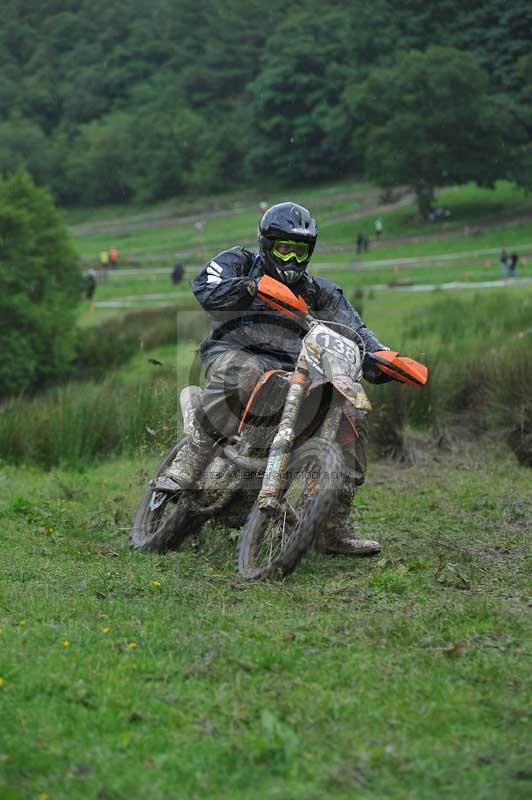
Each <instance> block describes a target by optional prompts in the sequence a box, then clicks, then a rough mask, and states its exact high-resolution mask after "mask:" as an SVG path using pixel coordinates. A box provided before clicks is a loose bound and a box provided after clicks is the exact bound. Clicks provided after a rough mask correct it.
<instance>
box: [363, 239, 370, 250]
mask: <svg viewBox="0 0 532 800" xmlns="http://www.w3.org/2000/svg"><path fill="white" fill-rule="evenodd" d="M362 246H363V248H364V252H365V253H367V252H368V250H369V239H368V237H367V236H364V241H363V243H362Z"/></svg>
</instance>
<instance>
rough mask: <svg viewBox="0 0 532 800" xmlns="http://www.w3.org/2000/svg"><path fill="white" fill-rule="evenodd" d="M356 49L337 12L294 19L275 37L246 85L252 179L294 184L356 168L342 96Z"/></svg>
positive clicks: (299, 16)
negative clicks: (252, 79) (265, 178)
mask: <svg viewBox="0 0 532 800" xmlns="http://www.w3.org/2000/svg"><path fill="white" fill-rule="evenodd" d="M351 47H352V43H351V41H350V40H349V36H348V32H347V31H346V26H345V20H344V18H343V16H342V14H341V13H340V12H339V11H338V10H336V9H333V10H332V11H327V12H323V13H322V14H321V15H320V16H316V14H315V13H313V12H312V11H309V12H307V13H305V12H298V13H297V14H295V15H294V16H290V15H288V16H287V17H286V18H285V19H284V21H283V22H282V23H281V24H280V25H279V27H278V28H277V29H276V30H275V31H274V32H273V34H272V35H271V37H270V38H269V39H268V41H267V43H266V45H265V50H264V54H265V58H264V67H263V69H262V71H261V72H260V74H259V75H258V76H257V78H256V79H255V80H254V81H253V82H252V83H251V84H250V85H249V86H248V94H249V96H250V101H251V102H250V117H251V123H252V127H251V130H252V132H253V135H252V137H250V142H249V144H250V147H249V152H248V157H247V166H248V170H249V172H250V173H251V174H252V175H258V176H260V177H266V176H273V177H275V178H277V179H281V180H284V181H285V182H286V183H287V184H291V183H292V184H293V183H294V181H301V182H303V183H308V182H310V181H312V180H323V179H324V178H330V177H332V176H337V175H338V174H342V173H345V171H348V170H350V169H351V170H353V168H354V166H356V161H355V159H354V158H353V152H352V149H351V148H349V146H348V144H349V137H350V132H351V126H350V124H349V120H348V118H347V115H346V109H345V104H344V102H343V97H342V95H343V90H344V86H345V81H346V74H347V72H348V60H349V57H350V51H351Z"/></svg>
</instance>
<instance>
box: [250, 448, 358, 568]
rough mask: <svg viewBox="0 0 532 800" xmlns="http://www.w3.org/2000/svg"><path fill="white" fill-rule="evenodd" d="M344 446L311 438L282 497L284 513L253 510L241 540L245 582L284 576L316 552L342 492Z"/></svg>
mask: <svg viewBox="0 0 532 800" xmlns="http://www.w3.org/2000/svg"><path fill="white" fill-rule="evenodd" d="M343 472H344V459H343V455H342V451H341V450H340V448H339V446H338V445H337V444H335V443H333V442H328V441H326V440H325V439H319V438H316V439H312V440H311V441H309V442H306V443H305V444H304V445H303V446H302V447H300V448H299V449H298V450H297V451H296V452H295V453H294V454H293V456H292V459H291V460H290V463H289V465H288V468H287V470H286V477H285V480H284V483H283V487H282V489H281V494H280V497H279V511H278V512H274V513H273V514H266V513H265V512H264V511H261V510H260V508H259V506H258V503H255V505H254V506H253V508H252V510H251V512H250V515H249V517H248V520H247V522H246V525H245V526H244V528H243V530H242V533H241V534H240V538H239V541H238V549H237V564H236V566H237V570H238V572H239V574H240V575H241V577H242V578H244V580H263V579H265V578H272V577H284V576H285V575H289V574H290V573H291V572H293V571H294V570H295V568H296V567H297V565H298V564H299V562H300V561H301V559H302V558H303V556H304V555H305V553H307V551H308V550H309V549H310V548H311V547H312V545H313V544H314V541H315V540H316V537H317V535H318V533H319V531H320V528H321V527H322V525H323V524H324V523H325V521H326V520H327V518H328V517H329V514H330V512H331V509H332V507H333V505H334V503H335V502H336V500H337V498H338V494H339V492H340V489H341V487H342V481H343V478H342V473H343Z"/></svg>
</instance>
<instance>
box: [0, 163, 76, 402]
mask: <svg viewBox="0 0 532 800" xmlns="http://www.w3.org/2000/svg"><path fill="white" fill-rule="evenodd" d="M77 262H78V259H77V256H76V254H75V252H74V250H73V248H72V246H71V244H70V241H69V238H68V234H67V232H66V228H65V226H64V224H63V222H62V219H61V217H60V215H59V213H58V212H57V210H56V209H55V207H54V204H53V202H52V198H51V196H50V194H49V193H48V191H47V190H46V189H41V188H38V187H36V186H35V184H34V183H33V182H32V180H31V178H30V177H29V176H28V175H26V174H18V175H15V176H13V177H12V178H10V179H8V180H4V181H0V352H1V353H2V358H1V359H0V398H2V397H6V396H8V395H10V394H13V393H14V392H21V391H28V390H34V389H37V388H39V387H40V386H42V385H44V384H46V383H48V382H50V381H52V380H54V379H56V378H58V377H60V376H62V375H64V374H65V373H66V372H67V370H68V364H69V362H70V361H71V360H72V357H73V353H74V343H75V338H76V328H75V313H76V311H75V308H76V304H77V302H78V299H79V297H80V291H81V276H80V272H79V268H78V263H77Z"/></svg>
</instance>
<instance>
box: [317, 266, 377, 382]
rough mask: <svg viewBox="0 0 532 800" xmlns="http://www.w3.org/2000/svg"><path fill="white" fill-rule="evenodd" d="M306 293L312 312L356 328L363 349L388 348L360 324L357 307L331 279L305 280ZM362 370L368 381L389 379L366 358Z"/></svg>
mask: <svg viewBox="0 0 532 800" xmlns="http://www.w3.org/2000/svg"><path fill="white" fill-rule="evenodd" d="M306 294H308V297H307V298H306V299H307V302H308V303H309V305H310V307H311V309H312V311H313V312H314V313H315V314H316V316H318V317H319V318H320V319H323V320H325V321H331V322H340V323H341V324H342V325H346V326H347V327H348V328H351V330H354V331H356V332H357V333H358V335H359V336H360V337H361V339H362V341H363V342H364V345H365V347H366V352H368V353H374V352H375V351H377V350H388V349H389V348H388V347H387V346H386V345H384V344H382V342H381V341H379V339H378V338H377V336H376V335H375V334H374V333H373V331H371V330H370V329H369V328H368V327H367V326H366V325H365V324H364V322H363V321H362V318H361V316H360V314H359V313H358V311H356V310H355V309H354V308H353V306H352V305H351V303H350V302H349V301H348V300H346V298H345V297H344V293H343V292H342V290H341V289H340V287H339V286H337V285H336V284H335V283H333V282H332V281H328V280H326V279H325V278H312V279H310V280H309V283H308V288H307V290H306ZM341 332H342V333H343V334H344V336H348V335H349V334H348V333H347V331H345V330H343V331H341ZM363 370H364V378H366V380H368V381H370V382H371V383H386V382H387V381H389V380H391V378H390V377H389V376H388V375H384V374H383V373H382V372H381V371H380V370H379V369H378V368H377V367H375V366H374V365H373V364H371V363H370V361H369V359H365V361H364V365H363Z"/></svg>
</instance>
